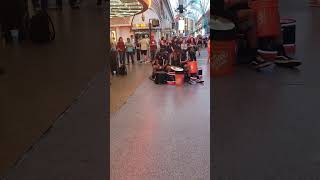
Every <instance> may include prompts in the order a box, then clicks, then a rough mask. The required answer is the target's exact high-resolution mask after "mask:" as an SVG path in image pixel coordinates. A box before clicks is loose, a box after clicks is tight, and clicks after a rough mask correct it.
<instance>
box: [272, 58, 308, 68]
mask: <svg viewBox="0 0 320 180" xmlns="http://www.w3.org/2000/svg"><path fill="white" fill-rule="evenodd" d="M274 63H275V64H276V65H278V66H283V67H288V68H294V67H297V66H300V65H301V64H302V63H301V61H299V60H296V59H293V58H291V57H288V56H278V57H277V58H276V60H275V61H274Z"/></svg>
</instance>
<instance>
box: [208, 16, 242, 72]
mask: <svg viewBox="0 0 320 180" xmlns="http://www.w3.org/2000/svg"><path fill="white" fill-rule="evenodd" d="M211 35H212V36H210V37H211V39H212V41H211V40H210V41H211V42H212V44H211V45H212V47H211V49H212V52H211V57H210V58H211V66H210V68H211V72H212V75H213V76H221V75H229V74H232V73H233V72H234V65H235V63H236V51H237V50H236V49H237V43H236V29H235V24H234V23H233V22H231V21H229V20H227V19H224V18H220V17H218V18H215V19H211Z"/></svg>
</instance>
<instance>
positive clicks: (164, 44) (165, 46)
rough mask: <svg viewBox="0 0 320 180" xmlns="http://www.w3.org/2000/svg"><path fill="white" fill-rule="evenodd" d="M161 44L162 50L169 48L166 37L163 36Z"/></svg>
mask: <svg viewBox="0 0 320 180" xmlns="http://www.w3.org/2000/svg"><path fill="white" fill-rule="evenodd" d="M159 45H160V50H166V49H167V42H166V40H165V39H164V37H161V40H160V42H159Z"/></svg>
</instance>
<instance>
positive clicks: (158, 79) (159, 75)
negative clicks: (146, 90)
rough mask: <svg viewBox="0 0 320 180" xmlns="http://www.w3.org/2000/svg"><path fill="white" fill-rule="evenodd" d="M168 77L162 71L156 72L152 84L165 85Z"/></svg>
mask: <svg viewBox="0 0 320 180" xmlns="http://www.w3.org/2000/svg"><path fill="white" fill-rule="evenodd" d="M167 80H168V75H167V73H166V72H164V71H158V72H156V73H155V80H154V83H156V84H167Z"/></svg>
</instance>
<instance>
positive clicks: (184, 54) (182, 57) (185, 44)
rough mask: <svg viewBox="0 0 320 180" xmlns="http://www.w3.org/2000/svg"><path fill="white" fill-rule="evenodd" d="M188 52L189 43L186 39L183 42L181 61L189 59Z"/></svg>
mask: <svg viewBox="0 0 320 180" xmlns="http://www.w3.org/2000/svg"><path fill="white" fill-rule="evenodd" d="M187 52H188V43H187V42H186V40H185V39H184V40H183V41H182V43H181V61H186V60H187V59H188V57H187V54H188V53H187Z"/></svg>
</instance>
